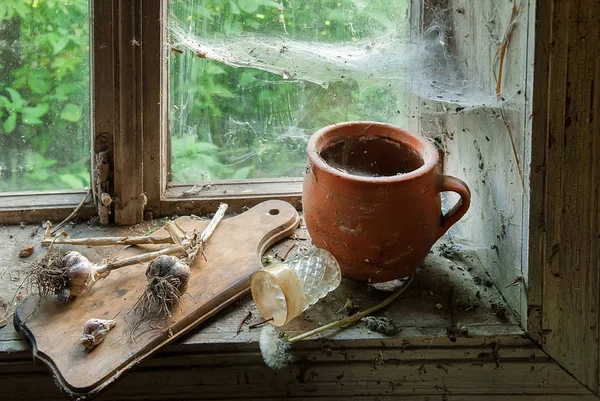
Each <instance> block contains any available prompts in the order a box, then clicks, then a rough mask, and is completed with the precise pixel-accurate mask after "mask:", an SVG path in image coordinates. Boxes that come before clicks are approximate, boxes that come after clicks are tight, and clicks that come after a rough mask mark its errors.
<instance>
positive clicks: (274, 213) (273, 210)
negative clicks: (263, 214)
mask: <svg viewBox="0 0 600 401" xmlns="http://www.w3.org/2000/svg"><path fill="white" fill-rule="evenodd" d="M269 214H270V215H271V216H277V215H278V214H279V209H271V210H269Z"/></svg>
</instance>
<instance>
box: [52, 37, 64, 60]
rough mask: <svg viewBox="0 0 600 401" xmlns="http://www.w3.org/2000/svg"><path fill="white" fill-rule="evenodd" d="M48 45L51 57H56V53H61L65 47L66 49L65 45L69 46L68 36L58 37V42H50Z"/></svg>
mask: <svg viewBox="0 0 600 401" xmlns="http://www.w3.org/2000/svg"><path fill="white" fill-rule="evenodd" d="M50 44H51V45H52V49H53V51H52V55H53V56H56V55H57V54H58V53H60V52H61V51H63V50H64V49H65V47H67V45H68V44H69V37H68V36H59V37H58V40H52V41H50Z"/></svg>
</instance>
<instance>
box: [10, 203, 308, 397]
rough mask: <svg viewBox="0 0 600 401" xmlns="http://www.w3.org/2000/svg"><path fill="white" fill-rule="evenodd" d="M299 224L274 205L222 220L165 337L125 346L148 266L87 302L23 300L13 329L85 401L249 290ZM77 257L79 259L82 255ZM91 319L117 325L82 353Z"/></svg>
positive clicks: (150, 332)
mask: <svg viewBox="0 0 600 401" xmlns="http://www.w3.org/2000/svg"><path fill="white" fill-rule="evenodd" d="M299 221H300V218H299V216H298V213H297V212H296V210H295V209H294V208H293V207H292V206H291V205H290V204H289V203H286V202H283V201H277V200H272V201H266V202H263V203H260V204H259V205H257V206H255V207H253V208H252V209H250V210H248V211H246V212H245V213H243V214H241V215H238V216H235V217H232V218H227V219H223V220H222V221H221V223H220V224H219V225H218V226H217V229H216V230H215V232H214V234H213V235H212V236H211V237H210V239H209V240H208V243H207V245H206V248H205V253H206V261H205V260H204V259H203V258H202V257H198V258H197V259H196V261H195V263H194V264H193V266H191V270H192V275H191V279H190V282H189V286H188V289H187V293H186V294H184V295H183V296H182V297H181V304H180V306H179V307H178V308H177V310H175V311H174V316H173V318H172V321H171V323H172V324H171V325H170V331H171V334H170V333H169V332H168V331H166V330H164V329H149V328H147V329H146V331H143V330H136V332H135V334H134V338H133V339H132V336H131V333H132V324H133V323H132V321H133V320H134V319H133V318H132V316H131V315H132V314H128V313H127V312H128V311H130V310H131V308H132V306H133V305H134V303H135V302H136V301H137V299H138V298H139V296H140V294H141V293H142V291H143V290H144V287H145V285H146V277H145V271H146V266H147V263H144V264H138V265H132V266H127V267H124V268H122V269H119V270H116V271H113V272H112V273H111V274H110V275H109V276H108V277H107V278H106V279H104V280H102V281H99V282H98V283H96V285H95V286H94V287H93V288H92V289H91V291H90V292H89V293H88V294H86V295H84V296H82V297H79V298H76V299H74V300H73V301H70V302H68V303H61V302H59V301H58V300H56V298H55V297H48V298H46V299H43V300H42V301H41V302H40V299H39V297H38V296H30V297H28V298H26V299H25V300H24V301H23V303H22V304H21V305H20V306H19V307H18V308H17V310H16V312H15V319H14V320H15V327H16V328H17V330H18V331H20V332H22V333H24V335H25V336H26V337H27V339H28V341H29V342H30V344H31V346H32V348H33V354H34V357H35V358H36V359H38V360H40V361H42V362H43V363H44V364H45V365H47V366H48V367H49V368H50V370H51V371H52V373H53V374H54V376H55V377H56V380H57V382H58V384H59V385H60V386H61V387H62V388H63V390H64V391H65V392H66V393H67V394H68V395H69V396H71V397H73V398H75V397H80V398H87V397H89V396H92V395H95V394H97V393H98V392H99V391H101V390H103V389H105V388H106V387H107V386H108V385H109V384H111V383H112V382H114V381H115V380H116V379H117V378H118V377H119V376H121V375H122V374H123V373H124V372H125V371H127V369H129V368H131V367H132V366H133V365H135V364H137V363H139V362H140V361H141V360H143V359H144V358H146V357H148V356H149V355H151V354H152V353H154V352H156V351H157V350H158V349H159V348H160V347H162V346H164V345H166V344H168V343H170V342H171V341H173V340H175V339H176V338H178V337H180V336H181V335H183V334H184V333H186V332H187V331H189V330H191V329H192V328H194V327H196V326H198V325H199V324H200V323H202V322H203V321H205V320H206V319H208V318H209V317H211V316H212V315H214V314H215V313H216V312H218V311H219V310H221V309H223V308H224V307H225V306H227V305H229V304H230V303H232V302H233V301H234V300H236V299H237V298H238V297H240V296H241V295H243V294H244V293H245V292H246V291H247V290H249V288H250V277H251V275H252V273H253V272H255V271H256V270H258V269H260V268H261V267H262V263H261V256H262V254H263V252H264V251H265V249H266V248H267V247H268V246H270V245H271V244H273V243H275V242H276V241H278V240H280V239H282V238H285V237H287V236H289V235H291V234H292V233H293V232H294V230H295V229H296V227H297V226H298V223H299ZM177 223H178V224H179V225H180V226H181V227H182V228H183V229H185V230H192V229H194V228H195V229H197V230H200V231H201V230H202V229H204V227H205V226H206V225H207V224H208V221H198V220H192V219H191V218H189V217H180V218H178V219H177ZM158 234H163V235H165V236H166V235H168V233H167V232H166V231H165V230H164V229H161V230H159V231H157V232H156V233H155V234H154V235H158ZM165 246H169V245H148V246H131V247H126V248H124V249H123V251H122V252H121V253H120V254H119V257H127V256H132V255H135V254H139V253H143V252H147V251H149V250H156V249H160V248H163V247H165ZM80 250H81V251H82V253H83V254H84V255H85V248H81V249H80ZM95 262H99V261H95ZM36 308H37V309H36ZM115 316H116V318H115ZM90 318H101V319H113V318H114V319H115V320H116V321H117V325H116V327H115V328H113V329H112V330H111V331H110V332H109V334H108V336H107V337H106V339H105V340H104V342H103V343H101V344H100V345H99V346H98V347H97V348H96V349H95V350H93V351H92V352H91V353H86V352H85V351H84V350H83V349H82V347H81V345H80V344H79V338H80V337H81V335H82V330H83V325H84V323H85V322H86V321H87V320H88V319H90ZM134 340H135V341H134Z"/></svg>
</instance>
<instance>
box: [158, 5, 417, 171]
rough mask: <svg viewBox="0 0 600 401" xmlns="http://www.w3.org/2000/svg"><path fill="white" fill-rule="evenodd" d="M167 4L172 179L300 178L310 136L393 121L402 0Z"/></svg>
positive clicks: (403, 31)
mask: <svg viewBox="0 0 600 401" xmlns="http://www.w3.org/2000/svg"><path fill="white" fill-rule="evenodd" d="M169 7H170V10H169V12H170V17H169V31H170V47H171V50H170V65H169V84H170V89H169V90H170V93H169V95H170V104H169V111H170V113H169V120H170V134H171V144H172V152H171V154H172V160H171V169H172V180H173V181H180V182H182V181H183V182H190V181H202V180H217V179H245V178H267V177H293V176H300V175H301V173H302V170H303V168H304V165H305V160H306V156H305V148H306V142H307V140H308V138H309V137H310V135H311V134H312V133H314V132H315V131H316V130H318V129H319V128H321V127H324V126H326V125H328V124H331V123H335V122H342V121H349V120H375V121H383V122H390V123H401V119H403V118H404V110H405V102H404V99H405V95H404V93H403V91H402V90H400V89H399V88H398V87H397V86H396V82H397V75H398V74H400V70H399V68H400V63H396V62H395V59H396V58H397V57H400V56H401V57H404V58H406V57H408V55H407V54H405V53H403V52H398V51H396V50H397V48H395V47H394V46H396V44H399V43H404V42H406V38H407V32H408V26H407V25H408V21H407V16H408V0H395V1H390V0H334V1H332V0H278V1H275V0H177V1H171V2H170V3H169ZM395 51H396V52H395Z"/></svg>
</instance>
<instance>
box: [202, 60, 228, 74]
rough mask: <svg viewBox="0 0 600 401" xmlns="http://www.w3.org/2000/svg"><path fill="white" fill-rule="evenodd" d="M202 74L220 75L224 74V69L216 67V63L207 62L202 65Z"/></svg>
mask: <svg viewBox="0 0 600 401" xmlns="http://www.w3.org/2000/svg"><path fill="white" fill-rule="evenodd" d="M204 72H205V73H206V74H210V75H221V74H225V72H226V71H225V69H224V68H223V67H221V66H218V65H217V64H216V63H209V62H207V63H206V64H205V65H204Z"/></svg>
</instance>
